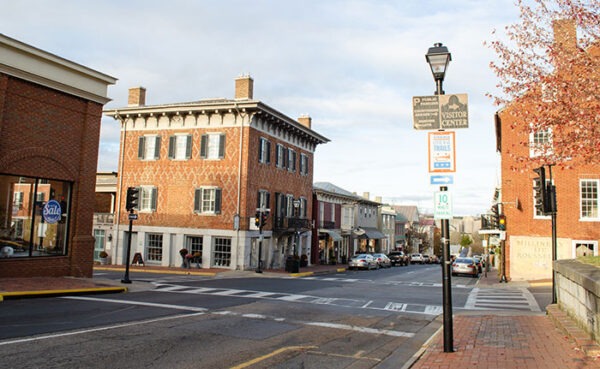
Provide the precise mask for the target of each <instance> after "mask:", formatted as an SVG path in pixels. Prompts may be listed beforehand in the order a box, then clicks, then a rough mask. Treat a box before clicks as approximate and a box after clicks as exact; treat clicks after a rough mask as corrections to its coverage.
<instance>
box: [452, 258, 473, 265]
mask: <svg viewBox="0 0 600 369" xmlns="http://www.w3.org/2000/svg"><path fill="white" fill-rule="evenodd" d="M456 262H457V263H460V264H472V263H473V259H456Z"/></svg>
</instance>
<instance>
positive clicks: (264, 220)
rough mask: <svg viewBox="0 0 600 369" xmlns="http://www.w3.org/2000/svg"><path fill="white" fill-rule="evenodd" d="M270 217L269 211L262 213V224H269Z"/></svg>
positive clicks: (262, 225)
mask: <svg viewBox="0 0 600 369" xmlns="http://www.w3.org/2000/svg"><path fill="white" fill-rule="evenodd" d="M268 217H269V212H267V211H265V212H262V213H261V214H260V226H261V227H264V226H265V225H267V218H268Z"/></svg>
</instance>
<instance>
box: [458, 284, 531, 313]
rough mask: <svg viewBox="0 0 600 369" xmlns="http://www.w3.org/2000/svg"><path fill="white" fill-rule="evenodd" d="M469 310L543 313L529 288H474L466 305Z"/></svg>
mask: <svg viewBox="0 0 600 369" xmlns="http://www.w3.org/2000/svg"><path fill="white" fill-rule="evenodd" d="M464 308H465V309H468V310H490V309H491V310H520V311H535V312H539V311H541V309H540V307H539V305H538V303H537V302H536V301H535V297H533V295H532V294H531V292H529V290H528V289H527V288H474V289H473V290H472V291H471V293H470V294H469V297H468V299H467V302H466V304H465V307H464Z"/></svg>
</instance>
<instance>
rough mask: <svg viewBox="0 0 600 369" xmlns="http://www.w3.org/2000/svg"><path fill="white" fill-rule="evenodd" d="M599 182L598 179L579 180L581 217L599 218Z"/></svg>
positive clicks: (587, 218)
mask: <svg viewBox="0 0 600 369" xmlns="http://www.w3.org/2000/svg"><path fill="white" fill-rule="evenodd" d="M598 182H599V180H597V179H582V180H580V181H579V195H580V197H581V200H580V203H581V215H580V217H581V219H586V220H589V219H598V201H599V199H598Z"/></svg>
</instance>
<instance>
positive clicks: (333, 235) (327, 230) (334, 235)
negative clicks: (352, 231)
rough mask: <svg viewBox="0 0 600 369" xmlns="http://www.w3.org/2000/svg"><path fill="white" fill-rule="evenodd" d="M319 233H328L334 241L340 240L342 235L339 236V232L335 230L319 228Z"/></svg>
mask: <svg viewBox="0 0 600 369" xmlns="http://www.w3.org/2000/svg"><path fill="white" fill-rule="evenodd" d="M319 233H327V234H328V235H329V237H331V238H332V239H333V240H334V241H341V240H342V236H340V234H339V233H337V232H336V231H332V230H331V229H323V228H320V229H319Z"/></svg>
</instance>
